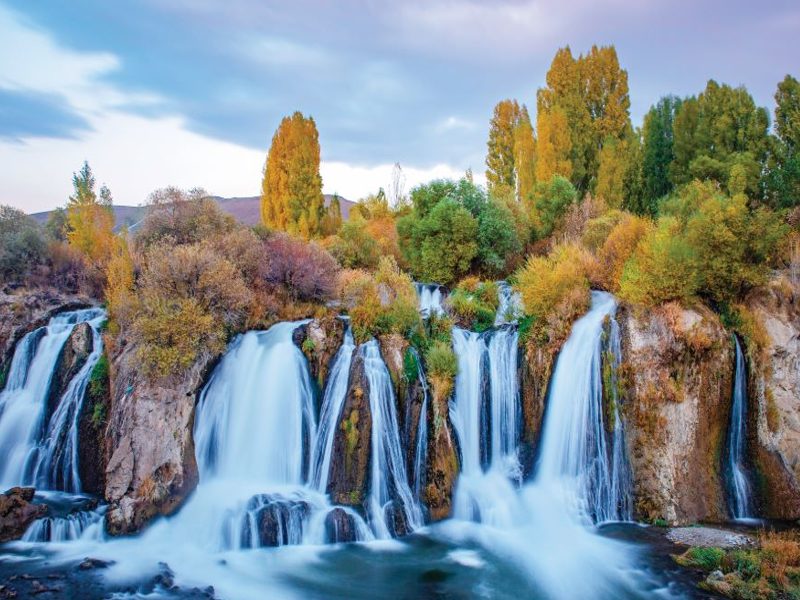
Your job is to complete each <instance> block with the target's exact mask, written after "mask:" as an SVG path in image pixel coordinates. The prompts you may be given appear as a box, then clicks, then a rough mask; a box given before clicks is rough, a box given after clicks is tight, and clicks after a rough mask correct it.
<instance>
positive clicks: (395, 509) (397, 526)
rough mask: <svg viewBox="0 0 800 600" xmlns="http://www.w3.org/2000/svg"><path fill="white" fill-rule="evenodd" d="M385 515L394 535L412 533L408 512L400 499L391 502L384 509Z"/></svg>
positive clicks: (390, 532)
mask: <svg viewBox="0 0 800 600" xmlns="http://www.w3.org/2000/svg"><path fill="white" fill-rule="evenodd" d="M384 515H385V519H386V523H387V525H388V527H389V534H390V535H391V536H392V537H402V536H404V535H408V534H409V533H410V531H409V528H408V522H407V521H406V512H405V510H404V508H403V505H402V504H401V503H400V502H399V501H397V500H395V501H393V502H390V503H389V504H388V505H387V506H386V508H385V509H384Z"/></svg>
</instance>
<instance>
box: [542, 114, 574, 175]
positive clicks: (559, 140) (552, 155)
mask: <svg viewBox="0 0 800 600" xmlns="http://www.w3.org/2000/svg"><path fill="white" fill-rule="evenodd" d="M536 129H537V131H538V133H539V137H538V139H537V144H536V150H537V152H536V169H535V173H536V181H542V182H547V181H550V180H551V179H552V178H553V176H554V175H562V176H564V177H566V178H569V177H570V175H572V161H570V152H571V150H572V142H571V141H570V135H569V125H568V124H567V116H566V114H565V113H564V111H563V110H562V109H561V107H559V106H554V107H553V108H551V109H550V110H545V111H540V112H539V114H538V115H537V117H536Z"/></svg>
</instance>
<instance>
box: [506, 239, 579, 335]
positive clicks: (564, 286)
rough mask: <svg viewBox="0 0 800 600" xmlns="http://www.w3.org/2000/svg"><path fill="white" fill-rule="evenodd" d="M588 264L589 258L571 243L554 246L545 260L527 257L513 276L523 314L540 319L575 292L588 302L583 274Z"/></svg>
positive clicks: (537, 257) (552, 311)
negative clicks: (522, 265) (523, 310)
mask: <svg viewBox="0 0 800 600" xmlns="http://www.w3.org/2000/svg"><path fill="white" fill-rule="evenodd" d="M591 261H592V257H591V255H589V253H588V252H587V251H586V250H585V249H584V248H582V247H581V246H578V245H575V244H570V245H566V246H558V247H556V248H555V249H554V250H553V252H552V253H551V254H550V255H549V256H547V257H539V256H532V257H530V258H529V259H528V261H527V262H526V263H525V266H524V267H523V268H522V269H521V270H520V271H518V272H517V275H516V277H517V285H516V288H517V290H518V291H519V292H520V295H521V296H522V303H523V306H524V308H525V313H526V314H527V315H529V316H531V317H533V318H534V319H535V320H541V319H544V318H546V317H547V316H548V315H550V314H552V313H554V312H555V311H556V308H557V307H558V306H559V305H560V304H562V303H563V302H564V300H566V299H568V298H569V297H570V295H571V294H572V293H575V292H577V293H579V294H580V295H582V296H584V297H585V298H586V302H588V298H589V280H588V279H587V277H586V273H587V271H588V270H589V265H590V264H591Z"/></svg>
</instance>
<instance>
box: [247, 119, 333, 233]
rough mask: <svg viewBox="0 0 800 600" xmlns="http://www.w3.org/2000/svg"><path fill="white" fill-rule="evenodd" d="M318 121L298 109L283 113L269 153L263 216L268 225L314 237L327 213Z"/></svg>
mask: <svg viewBox="0 0 800 600" xmlns="http://www.w3.org/2000/svg"><path fill="white" fill-rule="evenodd" d="M319 162H320V148H319V133H318V132H317V125H316V123H315V122H314V119H313V118H311V117H304V116H303V114H302V113H300V112H295V113H294V114H293V115H292V116H291V117H284V118H283V120H282V121H281V124H280V126H279V127H278V129H277V131H276V132H275V135H274V136H273V137H272V144H271V146H270V149H269V154H267V162H266V167H265V169H264V178H263V180H262V182H261V220H262V222H263V223H264V225H266V226H267V227H271V228H273V229H280V230H283V231H288V232H289V233H294V234H299V235H301V236H303V237H306V238H308V237H315V236H318V235H319V234H320V226H321V222H322V219H323V217H324V203H323V196H322V177H321V176H320V174H319Z"/></svg>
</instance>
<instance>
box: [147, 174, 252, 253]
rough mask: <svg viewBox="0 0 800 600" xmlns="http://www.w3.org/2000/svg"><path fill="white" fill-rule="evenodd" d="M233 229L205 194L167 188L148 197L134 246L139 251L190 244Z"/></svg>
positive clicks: (230, 219) (233, 223) (232, 222)
mask: <svg viewBox="0 0 800 600" xmlns="http://www.w3.org/2000/svg"><path fill="white" fill-rule="evenodd" d="M236 226H237V225H236V220H235V219H234V218H233V217H232V216H231V215H229V214H227V213H226V212H224V211H223V210H222V209H221V208H220V207H219V205H218V204H217V203H216V202H215V201H214V200H213V199H212V198H210V197H209V195H208V193H207V192H206V191H205V190H203V189H199V188H194V189H191V190H188V191H185V190H181V189H178V188H175V187H167V188H163V189H160V190H156V191H155V192H153V193H152V194H150V198H149V199H148V206H147V212H146V215H145V218H144V220H143V221H142V224H141V226H140V227H139V229H138V230H137V232H136V243H137V246H138V247H139V248H142V249H146V248H148V247H149V246H152V245H154V244H159V243H161V244H163V243H167V244H172V245H175V244H193V243H196V242H200V241H202V240H205V239H208V238H210V237H212V236H215V235H220V234H225V233H230V232H231V231H233V230H234V229H235V228H236Z"/></svg>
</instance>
